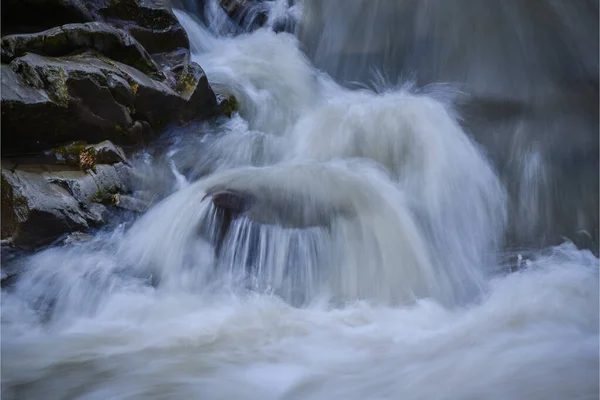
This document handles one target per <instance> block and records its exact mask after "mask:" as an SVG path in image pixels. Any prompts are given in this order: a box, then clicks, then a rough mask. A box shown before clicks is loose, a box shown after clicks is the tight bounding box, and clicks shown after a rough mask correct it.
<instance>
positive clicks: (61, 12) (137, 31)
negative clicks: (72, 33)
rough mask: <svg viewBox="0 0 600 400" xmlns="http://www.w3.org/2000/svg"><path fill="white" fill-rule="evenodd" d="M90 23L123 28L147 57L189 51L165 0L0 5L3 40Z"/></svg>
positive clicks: (29, 0)
mask: <svg viewBox="0 0 600 400" xmlns="http://www.w3.org/2000/svg"><path fill="white" fill-rule="evenodd" d="M93 21H101V22H108V23H110V24H111V25H113V26H115V27H118V28H123V29H124V30H126V31H127V32H129V33H130V34H131V35H132V36H133V37H134V38H136V39H137V40H138V41H139V42H140V43H141V44H142V45H143V46H144V47H145V48H146V49H147V50H148V51H149V52H150V53H162V52H169V51H172V50H174V49H176V48H178V47H183V48H188V47H189V39H188V37H187V34H186V32H185V30H184V29H183V27H182V26H181V25H180V24H179V21H178V20H177V18H176V17H175V14H174V13H173V11H172V10H171V6H170V2H169V1H165V0H88V1H80V0H4V1H2V36H5V35H8V34H14V33H34V32H40V31H43V30H46V29H50V28H53V27H56V26H60V25H65V24H71V23H85V22H93Z"/></svg>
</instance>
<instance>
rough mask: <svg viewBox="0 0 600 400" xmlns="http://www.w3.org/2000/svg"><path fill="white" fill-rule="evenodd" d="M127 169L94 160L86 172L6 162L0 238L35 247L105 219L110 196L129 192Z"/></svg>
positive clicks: (85, 229) (3, 176)
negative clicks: (90, 170)
mask: <svg viewBox="0 0 600 400" xmlns="http://www.w3.org/2000/svg"><path fill="white" fill-rule="evenodd" d="M130 180H131V172H130V168H129V167H127V166H125V165H124V164H122V163H119V164H115V165H97V166H96V172H90V173H85V172H82V171H80V170H77V169H68V167H65V166H50V165H9V164H7V163H5V165H3V168H2V221H1V224H2V239H5V238H9V237H12V242H13V244H14V245H15V246H16V247H18V248H21V249H24V250H34V249H36V248H38V247H40V246H44V245H47V244H50V243H52V242H54V241H55V240H56V239H57V238H59V237H60V236H62V235H64V234H66V233H70V232H75V231H80V232H85V231H87V230H88V229H89V228H90V227H92V226H100V225H101V224H104V223H105V222H106V217H107V210H106V207H105V206H104V205H102V204H100V203H104V202H106V203H110V201H111V199H112V196H113V195H114V194H116V193H119V192H127V191H129V187H130V186H131V183H130Z"/></svg>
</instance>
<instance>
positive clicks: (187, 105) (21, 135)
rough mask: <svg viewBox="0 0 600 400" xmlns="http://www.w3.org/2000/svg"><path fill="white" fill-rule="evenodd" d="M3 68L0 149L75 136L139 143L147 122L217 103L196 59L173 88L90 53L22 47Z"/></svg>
mask: <svg viewBox="0 0 600 400" xmlns="http://www.w3.org/2000/svg"><path fill="white" fill-rule="evenodd" d="M1 72H2V93H1V95H2V128H3V135H2V146H3V153H10V152H31V151H42V150H43V149H44V148H49V147H54V146H55V145H56V144H57V143H63V142H67V141H73V140H85V141H87V142H92V143H93V142H99V141H102V140H107V139H108V140H110V141H112V142H114V143H118V144H127V145H131V144H137V143H140V141H141V140H143V139H144V138H143V136H144V133H148V131H149V129H148V125H147V124H144V121H146V122H147V123H148V124H149V125H150V126H153V127H155V128H160V127H162V126H164V125H165V124H167V123H169V122H171V121H184V122H185V121H189V120H190V119H194V118H202V117H205V116H208V115H210V114H211V113H212V112H213V110H214V107H215V105H216V98H215V95H214V93H213V92H212V90H211V88H210V87H209V85H208V81H207V79H206V76H205V75H204V73H203V71H202V69H201V68H200V67H199V66H198V65H197V64H192V65H190V66H189V68H188V71H186V72H185V75H184V76H182V77H181V79H180V81H179V83H178V86H177V88H178V90H176V89H174V88H171V87H170V86H169V85H168V84H167V83H164V82H159V81H156V80H154V79H152V78H150V77H148V76H147V75H145V74H143V73H142V72H140V71H139V70H137V69H135V68H132V67H131V66H129V65H126V64H122V63H119V62H116V61H113V60H110V59H107V58H104V57H100V56H97V55H93V54H87V53H86V54H81V55H76V56H71V57H63V58H60V59H59V58H50V57H43V56H39V55H36V54H27V55H25V56H23V57H19V58H16V59H15V60H13V61H12V62H11V64H10V65H9V66H6V65H2V69H1ZM182 74H183V72H182ZM131 96H133V109H131V106H130V104H131V100H132V99H131ZM117 99H119V100H121V101H123V102H125V103H128V104H129V105H125V104H122V103H119V101H118V100H117ZM134 110H135V111H134ZM130 111H131V112H132V114H133V116H132V115H131V114H130ZM132 117H133V118H132ZM133 119H136V120H139V121H140V123H139V124H137V125H136V124H135V123H134V120H133Z"/></svg>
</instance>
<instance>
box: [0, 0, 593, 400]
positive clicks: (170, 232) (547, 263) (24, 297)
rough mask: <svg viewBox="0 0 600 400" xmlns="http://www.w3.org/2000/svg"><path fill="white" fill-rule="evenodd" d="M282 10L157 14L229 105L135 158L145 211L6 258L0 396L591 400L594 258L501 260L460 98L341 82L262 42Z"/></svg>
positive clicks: (489, 196)
mask: <svg viewBox="0 0 600 400" xmlns="http://www.w3.org/2000/svg"><path fill="white" fill-rule="evenodd" d="M285 3H287V2H285ZM282 4H284V2H282V1H276V2H273V5H272V7H273V9H272V10H269V11H270V14H269V20H268V23H267V26H266V27H264V28H261V29H258V30H255V31H254V32H251V33H241V34H236V35H232V34H223V32H222V31H224V30H226V29H225V27H224V26H225V25H226V24H228V23H231V22H230V21H228V20H226V18H225V17H224V16H223V15H220V14H218V13H217V11H218V5H217V3H216V2H210V3H209V6H208V7H207V12H208V13H209V19H210V21H211V24H209V25H210V26H207V25H206V24H205V23H203V22H201V21H199V20H198V19H196V18H195V17H194V16H193V15H191V14H188V13H186V12H184V11H180V10H176V15H177V17H178V19H179V20H180V22H181V24H182V25H183V26H184V28H185V29H186V31H187V32H188V35H189V37H190V41H191V46H192V50H193V59H194V60H195V61H197V62H198V63H199V64H200V65H201V66H202V68H203V69H204V71H205V73H206V75H207V77H208V80H209V82H210V84H211V86H212V87H213V88H214V90H215V92H217V93H218V94H219V95H221V96H223V97H229V96H234V97H235V98H236V100H237V103H238V104H239V109H238V111H237V112H235V113H234V114H233V116H232V117H231V118H223V119H222V120H219V121H217V122H210V123H208V122H204V123H197V124H192V125H190V126H187V127H184V128H178V129H176V128H173V129H171V130H170V131H168V132H167V133H166V134H165V136H164V138H163V140H162V141H161V143H160V146H162V147H161V149H163V151H161V152H160V154H159V155H156V153H153V154H150V152H146V153H141V154H138V155H137V156H136V157H134V158H133V159H132V163H133V164H134V166H136V168H137V169H138V170H139V171H141V172H140V174H141V176H142V178H141V179H142V181H143V183H142V184H141V185H142V186H144V185H145V186H144V187H143V188H144V189H145V190H150V191H153V192H154V193H156V194H157V195H158V196H160V197H161V200H160V201H159V202H157V203H156V204H155V205H154V206H153V207H152V208H151V209H150V210H148V211H147V212H146V213H145V214H144V215H142V216H140V217H139V218H138V217H136V218H131V217H128V218H124V219H123V220H122V221H120V223H119V224H117V225H116V226H112V227H110V228H106V229H103V230H101V231H99V232H97V233H95V235H94V238H93V239H91V240H89V241H87V242H82V243H71V244H64V245H60V246H53V247H50V248H48V249H45V250H43V251H41V252H38V253H36V254H33V255H28V256H26V257H24V258H23V259H22V260H21V261H20V262H21V263H22V264H23V265H24V266H25V272H24V273H23V274H22V276H20V277H19V279H18V280H17V281H16V283H15V284H14V286H13V287H10V288H8V289H3V290H2V332H1V333H2V354H1V356H2V357H1V362H2V364H1V368H2V374H1V375H2V397H3V398H6V399H98V400H100V399H102V400H104V399H190V398H196V399H260V400H266V399H285V400H287V399H373V400H383V399H473V400H475V399H499V400H500V399H502V400H505V399H540V400H541V399H557V400H559V399H578V400H579V399H581V400H585V399H595V398H598V393H599V391H600V386H599V374H600V368H599V353H600V347H599V340H600V334H599V324H600V320H599V295H600V294H599V284H598V279H599V274H598V272H599V259H598V258H597V257H596V256H595V255H594V254H593V253H592V252H591V251H589V250H586V249H578V248H577V247H576V246H575V245H574V244H573V243H571V242H569V241H565V242H564V243H562V244H560V245H558V246H553V247H546V248H540V249H527V251H525V250H523V251H517V250H509V249H506V248H504V247H503V239H504V235H505V232H506V229H507V223H508V219H509V216H508V214H509V208H508V194H507V189H506V188H505V187H504V185H503V184H502V182H501V180H500V179H499V177H498V171H496V170H495V168H494V166H493V164H492V163H491V162H490V160H489V156H488V154H487V153H486V151H485V149H484V148H482V147H481V146H480V145H478V144H477V143H476V142H475V141H474V140H473V139H472V138H471V136H470V133H469V132H465V130H464V129H463V128H462V127H461V125H460V124H459V120H460V115H459V114H458V112H457V111H456V110H455V108H454V106H453V104H454V100H455V99H456V98H457V97H458V96H461V95H462V93H461V92H460V91H459V90H458V89H456V88H454V87H452V86H451V85H445V84H438V85H429V86H427V87H425V88H422V87H421V88H419V87H417V86H416V85H415V84H414V82H411V81H401V82H397V81H390V80H389V79H386V78H384V77H383V76H382V75H378V74H374V75H373V78H374V83H373V85H371V86H370V87H367V86H361V87H353V88H348V87H343V86H341V85H340V84H338V83H337V82H336V81H335V80H334V79H332V78H331V77H330V76H329V75H327V74H326V73H325V72H323V71H321V70H318V69H316V68H315V67H314V66H313V65H312V63H311V61H310V60H309V58H308V57H307V56H306V55H305V53H304V52H303V51H302V46H301V44H300V43H299V41H298V38H297V37H296V36H294V35H292V34H290V33H286V32H278V33H275V32H274V31H273V30H271V29H270V26H273V24H275V23H276V22H277V20H278V18H282V16H283V17H285V18H288V19H293V18H299V16H300V15H301V14H302V10H301V9H299V8H297V7H292V8H286V7H283V6H282ZM210 13H214V14H215V15H212V14H210ZM532 212H533V211H532Z"/></svg>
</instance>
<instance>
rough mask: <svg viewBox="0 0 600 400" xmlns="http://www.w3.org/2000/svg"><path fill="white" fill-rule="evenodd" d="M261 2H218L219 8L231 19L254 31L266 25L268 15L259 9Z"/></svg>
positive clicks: (254, 0) (253, 0)
mask: <svg viewBox="0 0 600 400" xmlns="http://www.w3.org/2000/svg"><path fill="white" fill-rule="evenodd" d="M260 3H262V1H256V0H219V4H220V5H221V8H222V9H223V10H224V11H225V12H226V13H227V15H229V17H230V18H231V19H233V20H234V21H236V22H238V23H239V24H240V25H242V26H244V27H246V28H248V29H254V28H258V27H261V26H263V25H265V24H266V23H267V19H268V14H267V12H266V10H265V9H264V8H262V7H260Z"/></svg>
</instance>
